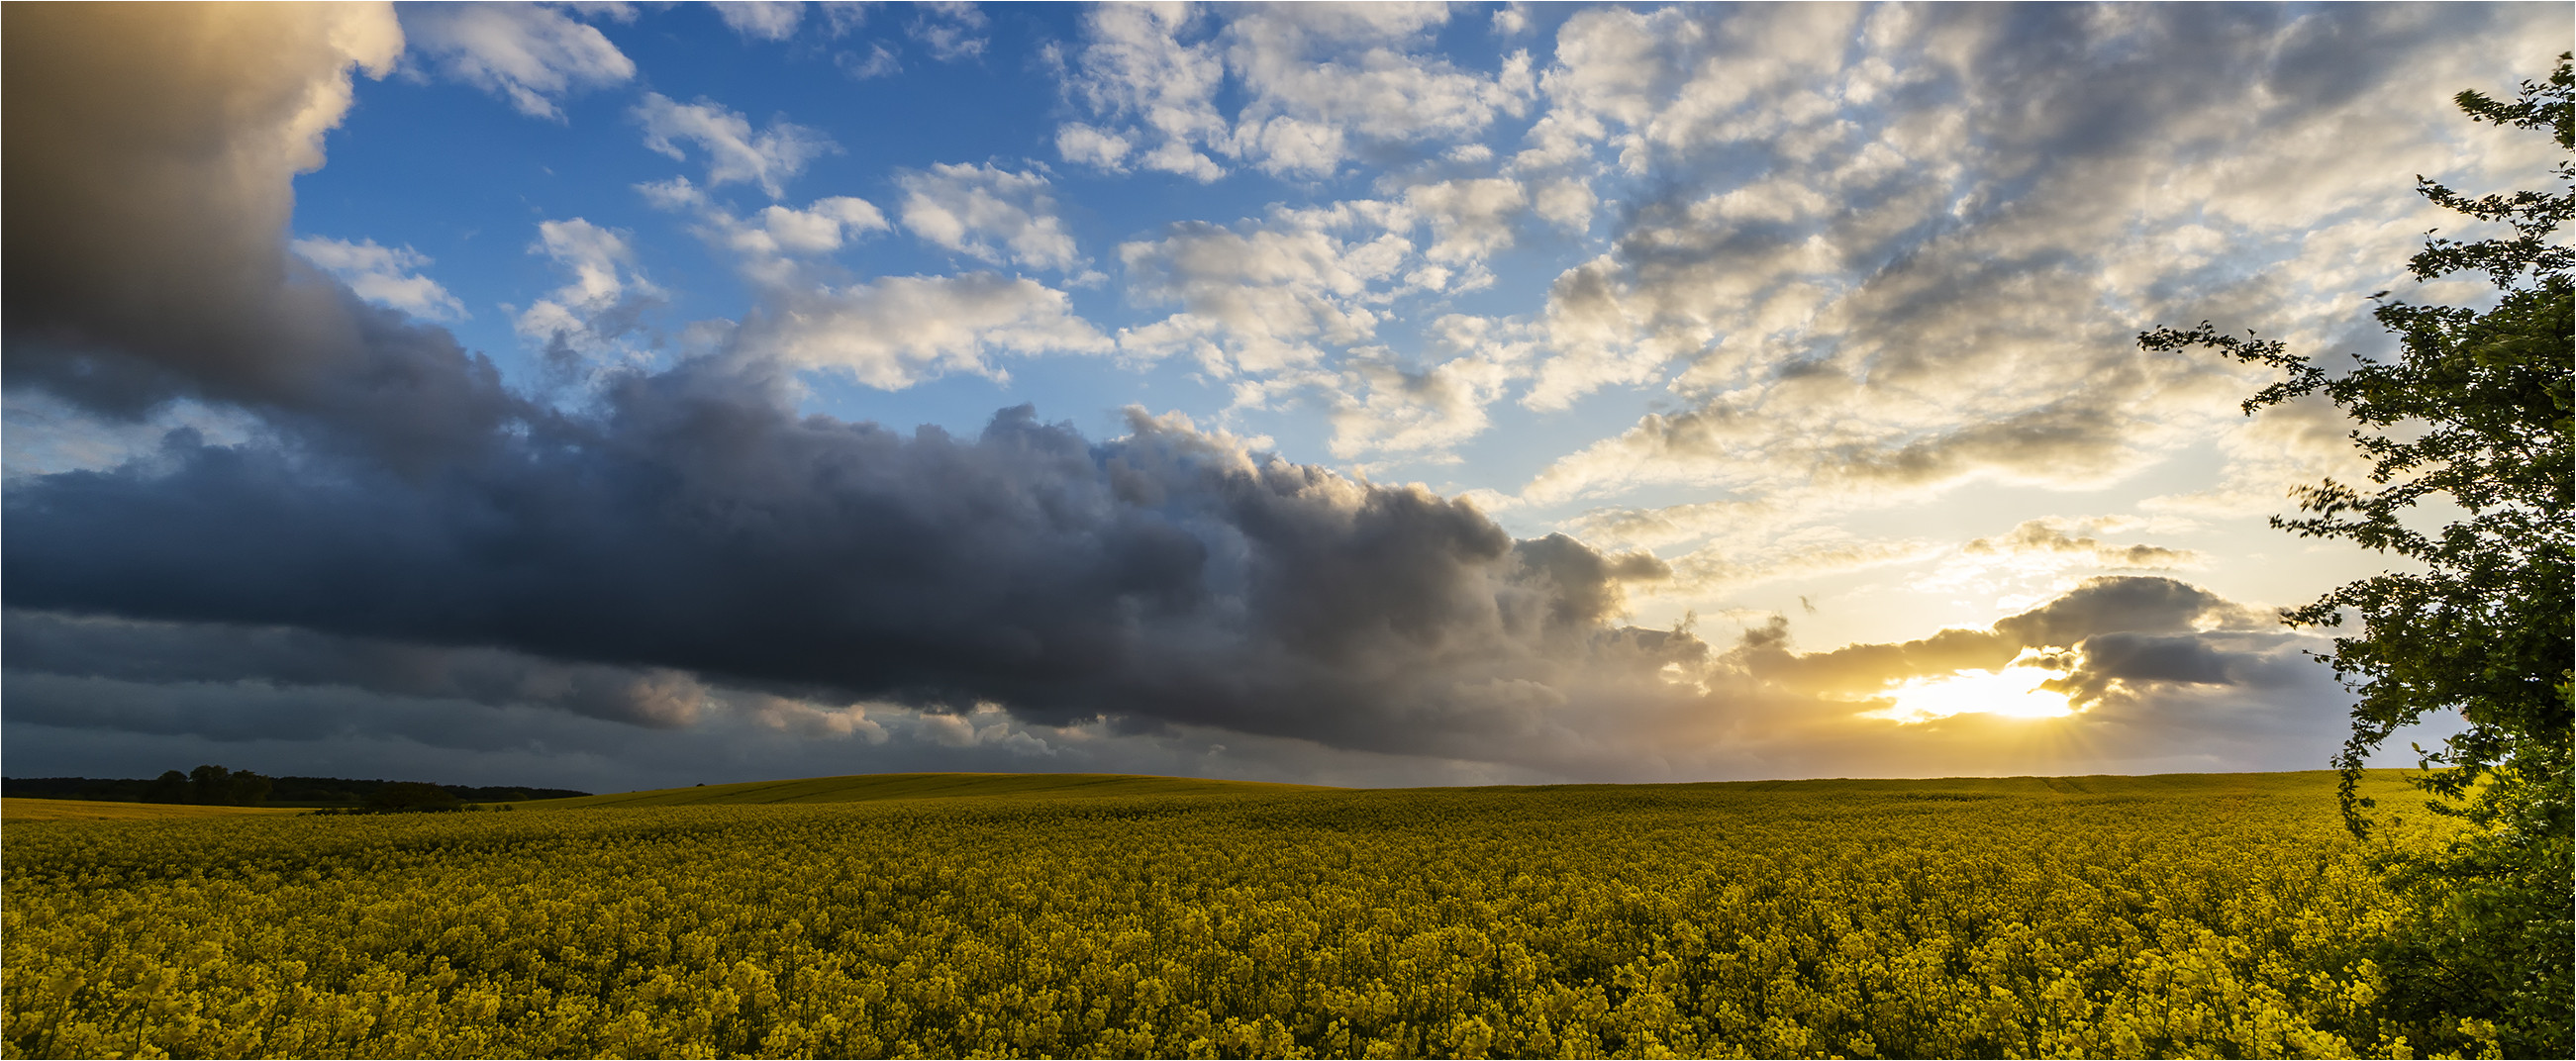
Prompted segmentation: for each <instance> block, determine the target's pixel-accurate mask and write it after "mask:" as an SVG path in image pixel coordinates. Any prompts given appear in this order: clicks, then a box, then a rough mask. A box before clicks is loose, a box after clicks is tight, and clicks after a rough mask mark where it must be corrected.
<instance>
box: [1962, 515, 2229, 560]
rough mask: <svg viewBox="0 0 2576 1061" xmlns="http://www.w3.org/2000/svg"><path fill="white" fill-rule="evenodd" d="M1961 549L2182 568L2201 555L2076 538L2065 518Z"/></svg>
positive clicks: (2015, 529)
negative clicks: (2069, 530) (2069, 529)
mask: <svg viewBox="0 0 2576 1061" xmlns="http://www.w3.org/2000/svg"><path fill="white" fill-rule="evenodd" d="M1960 551H1961V552H1965V553H1969V554H1973V555H1980V556H2014V555H2025V554H2033V553H2036V554H2041V555H2046V556H2052V557H2067V558H2071V559H2075V560H2078V561H2082V562H2090V563H2093V564H2098V565H2100V566H2103V567H2179V566H2182V565H2185V564H2191V563H2195V562H2197V561H2198V560H2199V556H2198V554H2196V553H2193V552H2192V551H2190V550H2188V549H2167V548H2165V547H2163V546H2159V545H2144V544H2140V545H2109V544H2105V543H2103V542H2102V541H2101V540H2100V539H2097V538H2094V537H2091V536H2090V535H2086V536H2083V537H2077V536H2076V535H2074V534H2070V533H2068V527H2067V525H2066V521H2064V520H2059V519H2034V520H2025V521H2023V522H2022V523H2020V524H2019V525H2017V526H2015V527H2013V529H2012V530H2011V531H2010V532H2007V533H2005V534H2003V535H1999V536H1997V537H1992V538H1977V539H1974V540H1971V541H1970V542H1968V544H1966V545H1963V546H1960Z"/></svg>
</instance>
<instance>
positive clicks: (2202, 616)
mask: <svg viewBox="0 0 2576 1061" xmlns="http://www.w3.org/2000/svg"><path fill="white" fill-rule="evenodd" d="M2277 625H2279V620H2278V619H2277V618H2274V617H2270V616H2265V615H2262V614H2261V613H2258V612H2255V611H2253V610H2252V609H2249V608H2246V607H2244V606H2243V605H2240V604H2237V603H2235V602H2233V601H2230V600H2228V599H2227V598H2225V597H2221V596H2219V595H2217V594H2215V593H2211V592H2210V591H2208V590H2205V589H2202V588H2200V587H2198V586H2195V585H2192V584H2191V583H2188V582H2183V581H2180V580H2177V579H2170V578H2158V577H2151V576H2138V575H2121V576H2106V577H2102V578H2093V579H2086V580H2085V581H2084V583H2083V584H2082V585H2080V586H2077V587H2076V588H2074V589H2072V590H2069V591H2067V593H2066V595H2065V596H2062V597H2059V598H2057V599H2056V600H2053V601H2050V602H2048V603H2047V604H2044V605H2041V606H2040V607H2037V608H2033V609H2031V610H2030V611H2026V612H2023V613H2021V614H2019V615H2014V616H2009V617H2006V618H2003V619H2000V620H1997V621H1996V622H1995V630H1996V632H1998V633H2001V634H2004V635H2006V636H2009V637H2011V638H2013V639H2014V640H2015V641H2016V642H2018V643H2019V644H2020V645H2021V646H2023V647H2028V648H2051V647H2056V648H2063V647H2070V646H2075V645H2080V644H2082V643H2084V641H2085V640H2086V639H2087V638H2091V637H2093V636H2094V635H2096V634H2110V633H2133V632H2134V633H2148V634H2162V633H2178V632H2182V631H2186V630H2192V629H2195V628H2199V629H2208V628H2217V627H2225V628H2230V629H2239V630H2243V629H2262V628H2265V627H2271V626H2277Z"/></svg>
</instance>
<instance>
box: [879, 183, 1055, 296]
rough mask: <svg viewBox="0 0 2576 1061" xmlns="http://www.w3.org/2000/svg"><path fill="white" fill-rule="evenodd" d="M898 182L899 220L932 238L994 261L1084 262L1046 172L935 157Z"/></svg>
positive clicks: (1031, 263) (1045, 265) (1051, 266)
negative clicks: (940, 162) (934, 161)
mask: <svg viewBox="0 0 2576 1061" xmlns="http://www.w3.org/2000/svg"><path fill="white" fill-rule="evenodd" d="M895 182H896V183H897V184H898V185H900V186H901V187H902V188H903V191H904V197H903V204H902V206H901V207H900V208H899V209H900V211H901V214H902V217H903V227H904V228H906V229H909V230H911V232H912V234H913V235H916V236H919V237H921V238H922V239H925V240H928V241H930V242H931V243H934V244H937V245H939V246H941V247H945V248H947V249H949V250H952V251H957V252H960V253H963V254H967V255H971V256H973V257H975V258H978V259H981V260H983V261H986V262H990V263H992V264H995V265H1006V264H1007V265H1025V266H1030V267H1033V268H1039V269H1055V270H1060V271H1070V270H1072V269H1074V268H1076V267H1077V266H1079V265H1080V264H1081V261H1082V257H1081V254H1080V253H1079V252H1077V251H1076V250H1075V248H1074V243H1073V236H1072V234H1070V233H1068V232H1066V231H1065V228H1064V222H1063V221H1062V220H1061V219H1059V218H1058V217H1057V216H1056V204H1055V197H1054V196H1053V195H1051V194H1049V193H1048V190H1047V180H1046V178H1044V177H1041V176H1038V175H1037V174H1034V173H1013V172H1011V171H1009V170H1005V169H1000V168H997V167H995V166H993V165H991V164H990V163H987V164H983V165H974V166H969V165H936V166H932V167H930V169H929V170H928V171H926V172H924V171H916V172H910V173H905V174H903V175H901V176H899V177H897V178H896V179H895Z"/></svg>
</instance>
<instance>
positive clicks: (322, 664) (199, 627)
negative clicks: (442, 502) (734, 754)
mask: <svg viewBox="0 0 2576 1061" xmlns="http://www.w3.org/2000/svg"><path fill="white" fill-rule="evenodd" d="M0 622H5V626H0V629H5V631H6V646H7V651H8V655H9V667H10V669H11V670H12V671H16V672H22V673H33V674H45V675H52V676H55V677H59V678H68V679H110V680H115V681H121V682H138V683H144V684H152V685H169V684H176V683H191V684H232V683H244V682H251V683H259V684H262V685H266V686H268V687H271V688H302V687H318V688H347V689H355V690H362V691H365V692H369V693H375V694H379V695H386V696H399V697H415V698H432V699H461V700H470V701H473V702H475V703H480V704H488V705H491V706H494V707H509V706H529V707H540V708H546V709H550V710H562V711H571V712H574V713H577V714H583V715H589V716H591V717H594V718H604V719H609V720H611V721H617V722H625V723H629V724H632V725H640V726H655V727H677V726H686V725H688V724H690V723H693V722H696V721H697V720H698V718H699V715H700V713H701V712H702V710H703V709H704V707H705V704H706V699H707V696H708V690H707V689H706V688H705V687H704V686H702V685H700V684H699V683H698V682H697V681H696V680H695V679H692V678H690V677H689V676H688V675H685V674H681V673H678V672H675V671H669V670H652V669H644V670H636V669H629V668H620V667H608V666H599V665H595V664H563V663H555V662H551V661H548V660H542V659H536V658H532V657H528V656H524V655H521V654H518V653H513V652H509V651H507V650H503V649H494V648H473V647H465V648H440V647H434V646H429V645H419V644H407V643H403V642H395V641H380V640H371V639H366V638H345V637H334V636H331V635H328V634H321V633H315V632H313V631H309V630H298V629H292V628H284V627H245V626H234V625H226V624H220V623H154V622H132V621H126V620H117V619H104V618H95V617H80V616H70V615H55V614H48V613H44V612H29V611H21V610H17V609H11V610H9V611H8V612H6V613H5V618H4V619H0ZM13 691H15V690H13Z"/></svg>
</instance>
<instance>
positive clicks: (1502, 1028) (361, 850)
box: [0, 773, 2420, 1057]
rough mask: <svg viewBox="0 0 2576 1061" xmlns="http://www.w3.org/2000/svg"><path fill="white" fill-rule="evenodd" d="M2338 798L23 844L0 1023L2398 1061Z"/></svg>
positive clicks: (1133, 799) (684, 1045)
mask: <svg viewBox="0 0 2576 1061" xmlns="http://www.w3.org/2000/svg"><path fill="white" fill-rule="evenodd" d="M2333 784H2334V782H2333V775H2331V774H2328V773H2315V774H2271V775H2211V776H2198V777H2156V778H2056V779H2031V778H2021V779H1998V780H1958V781H1814V782H1777V783H1752V784H1713V785H1669V786H1598V787H1592V786H1572V787H1550V788H1479V789H1424V790H1406V791H1331V790H1323V791H1298V790H1292V789H1285V788H1282V789H1278V790H1242V791H1231V790H1223V789H1210V790H1205V791H1199V790H1191V789H1175V790H1174V792H1176V793H1177V794H1143V795H1115V794H1094V795H1088V796H1078V797H1077V796H1063V795H1048V794H1046V793H1045V792H1043V791H1039V792H1033V793H1023V794H1006V795H996V796H988V797H982V798H951V799H874V800H863V801H856V802H837V803H830V802H826V803H789V804H726V803H706V802H701V803H695V804H688V805H663V806H651V805H646V806H630V807H622V808H621V807H618V806H614V805H611V806H595V807H571V808H561V809H543V808H528V807H523V808H517V809H514V810H513V811H511V812H508V813H451V814H424V815H383V816H330V817H325V816H303V817H261V816H239V817H230V818H206V819H192V820H191V819H180V820H168V821H131V822H128V821H35V822H17V823H13V824H11V825H9V826H8V828H7V832H6V837H5V858H6V865H5V915H0V916H5V923H0V928H5V931H6V939H5V964H4V965H0V1009H5V1014H0V1020H5V1034H6V1039H5V1047H6V1052H7V1054H8V1056H11V1057H70V1056H132V1057H146V1056H164V1055H167V1056H388V1057H409V1056H432V1057H439V1056H553V1057H561V1056H600V1055H615V1056H638V1057H641V1056H669V1057H725V1056H759V1057H817V1056H819V1057H871V1056H934V1057H937V1056H948V1057H955V1056H1028V1057H1036V1056H1055V1057H1132V1056H1172V1057H1212V1056H1268V1057H1310V1056H1312V1057H1420V1056H1551V1057H1555V1056H1563V1057H1575V1056H1593V1055H1600V1056H1622V1057H1654V1056H1676V1055H1680V1056H1722V1057H1740V1056H1760V1057H1826V1056H1845V1057H1876V1056H1916V1057H1922V1056H1932V1057H2032V1056H2132V1057H2137V1056H2180V1055H2192V1056H2228V1057H2283V1056H2356V1055H2359V1056H2406V1055H2407V1051H2408V1045H2407V1042H2406V1032H2407V1031H2408V1029H2403V1028H2396V1027H2389V1026H2383V1025H2382V1024H2381V1023H2380V1022H2379V1021H2378V1020H2377V1019H2376V1018H2374V1017H2373V1016H2372V1013H2373V1005H2372V1004H2373V1002H2374V1000H2375V999H2376V998H2377V996H2378V994H2379V992H2380V991H2381V990H2382V988H2383V983H2382V980H2381V976H2380V973H2379V971H2378V969H2377V968H2376V967H2375V966H2374V965H2373V964H2372V963H2371V961H2370V960H2369V954H2370V951H2371V945H2372V942H2373V940H2374V939H2375V938H2377V937H2378V936H2379V935H2380V934H2382V932H2383V930H2384V928H2385V926H2387V925H2388V924H2389V923H2391V921H2392V919H2394V918H2395V917H2396V916H2397V914H2398V911H2397V908H2396V906H2395V904H2394V903H2393V901H2392V899H2391V897H2390V896H2389V895H2388V894H2387V893H2385V892H2384V891H2383V890H2382V889H2381V888H2380V886H2379V885H2378V884H2377V883H2376V880H2375V878H2374V876H2373V874H2372V873H2371V872H2370V871H2369V870H2368V867H2367V856H2368V852H2367V851H2366V850H2365V849H2364V848H2363V847H2362V846H2361V845H2359V844H2357V843H2356V842H2355V841H2353V840H2352V839H2351V838H2350V837H2349V836H2348V835H2347V834H2346V833H2345V832H2344V831H2343V828H2342V825H2341V823H2340V821H2339V819H2338V818H2337V816H2336V810H2335V801H2334V791H2333ZM2373 784H2375V785H2379V786H2382V787H2383V788H2385V789H2387V790H2389V791H2383V792H2382V793H2381V794H2382V795H2383V796H2395V795H2397V792H2396V791H2394V790H2396V789H2397V785H2396V783H2395V782H2394V781H2393V780H2391V779H2389V778H2384V777H2382V778H2374V779H2373ZM772 794H773V795H775V792H774V791H773V793H772ZM2398 798H2399V799H2402V798H2403V797H2402V796H2399V797H2398ZM2391 802H2396V800H2391ZM2418 1034H2419V1035H2420V1030H2419V1032H2418Z"/></svg>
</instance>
